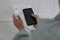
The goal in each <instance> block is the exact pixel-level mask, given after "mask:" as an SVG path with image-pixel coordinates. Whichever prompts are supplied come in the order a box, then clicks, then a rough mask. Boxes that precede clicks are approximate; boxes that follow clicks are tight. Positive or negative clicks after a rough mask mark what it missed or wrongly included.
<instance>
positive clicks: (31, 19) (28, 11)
mask: <svg viewBox="0 0 60 40" xmlns="http://www.w3.org/2000/svg"><path fill="white" fill-rule="evenodd" d="M23 13H24V16H25V20H26V23H27V25H28V26H29V25H35V24H37V21H36V18H34V17H32V15H31V14H34V12H33V10H32V8H26V9H23Z"/></svg>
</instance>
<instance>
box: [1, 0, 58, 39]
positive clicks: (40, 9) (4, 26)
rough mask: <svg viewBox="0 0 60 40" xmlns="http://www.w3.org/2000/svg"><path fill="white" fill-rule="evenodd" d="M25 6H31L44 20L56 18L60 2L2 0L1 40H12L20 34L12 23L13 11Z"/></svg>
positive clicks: (48, 0)
mask: <svg viewBox="0 0 60 40" xmlns="http://www.w3.org/2000/svg"><path fill="white" fill-rule="evenodd" d="M23 5H26V6H28V5H31V6H32V8H33V11H34V13H36V14H38V15H39V16H41V17H42V18H54V17H55V16H56V15H57V14H58V12H59V7H58V0H0V40H12V39H13V37H14V35H15V34H16V33H17V32H18V30H17V29H16V28H15V26H14V25H13V23H12V22H11V20H12V14H13V11H12V9H13V8H14V6H19V7H20V9H21V6H23ZM20 11H21V10H20ZM20 15H21V13H20Z"/></svg>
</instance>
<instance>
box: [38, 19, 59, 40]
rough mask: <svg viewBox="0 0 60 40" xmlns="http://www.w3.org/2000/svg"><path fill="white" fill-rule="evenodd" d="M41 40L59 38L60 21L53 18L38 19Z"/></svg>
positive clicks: (57, 39) (55, 39)
mask: <svg viewBox="0 0 60 40" xmlns="http://www.w3.org/2000/svg"><path fill="white" fill-rule="evenodd" d="M38 26H39V28H38V30H39V33H40V34H39V35H38V36H40V37H41V38H40V39H41V40H60V21H57V20H55V19H42V20H38Z"/></svg>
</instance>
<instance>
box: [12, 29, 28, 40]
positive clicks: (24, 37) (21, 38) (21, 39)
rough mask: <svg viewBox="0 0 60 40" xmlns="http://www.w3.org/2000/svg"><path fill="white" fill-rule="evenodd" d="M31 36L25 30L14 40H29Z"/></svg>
mask: <svg viewBox="0 0 60 40" xmlns="http://www.w3.org/2000/svg"><path fill="white" fill-rule="evenodd" d="M28 38H29V34H28V33H27V32H26V31H25V29H22V30H20V31H19V32H18V33H17V34H16V35H15V36H14V38H13V40H28Z"/></svg>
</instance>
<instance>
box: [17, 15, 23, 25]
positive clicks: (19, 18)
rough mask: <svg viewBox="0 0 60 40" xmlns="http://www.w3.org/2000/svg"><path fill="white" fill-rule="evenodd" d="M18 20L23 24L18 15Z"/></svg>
mask: <svg viewBox="0 0 60 40" xmlns="http://www.w3.org/2000/svg"><path fill="white" fill-rule="evenodd" d="M17 18H18V20H19V21H20V22H21V23H22V24H23V22H22V19H21V17H20V16H19V15H17Z"/></svg>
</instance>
